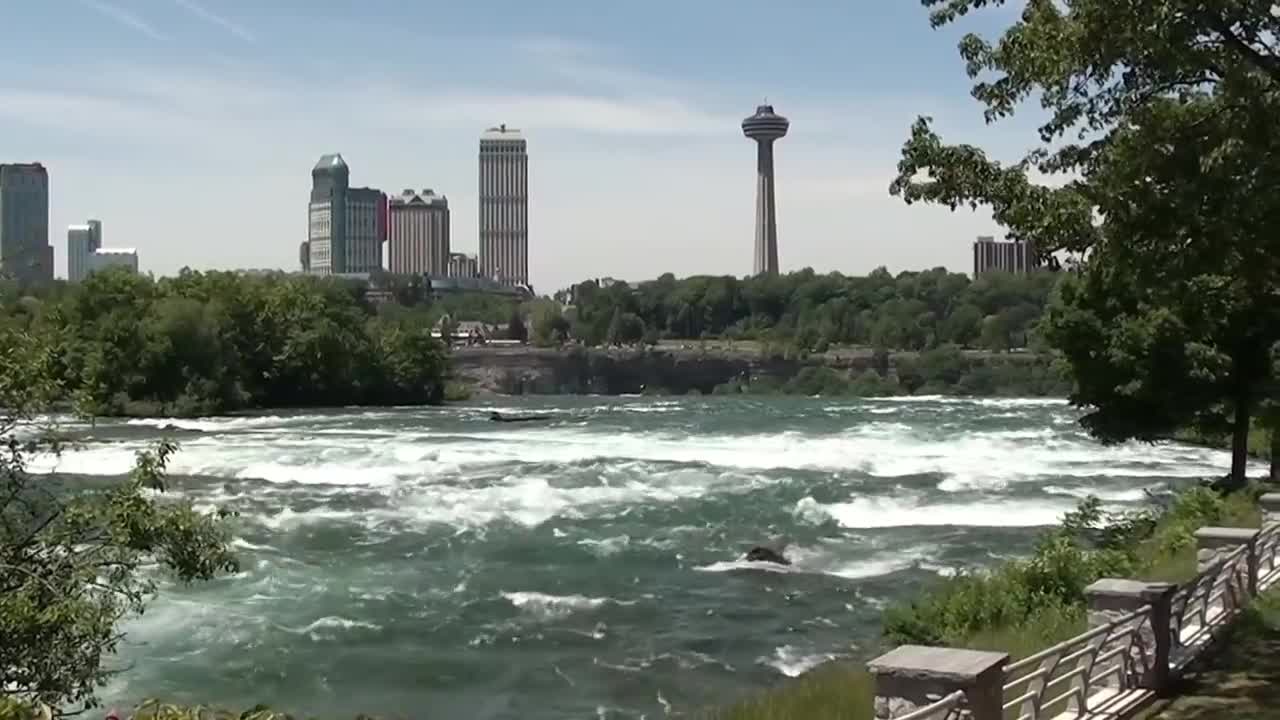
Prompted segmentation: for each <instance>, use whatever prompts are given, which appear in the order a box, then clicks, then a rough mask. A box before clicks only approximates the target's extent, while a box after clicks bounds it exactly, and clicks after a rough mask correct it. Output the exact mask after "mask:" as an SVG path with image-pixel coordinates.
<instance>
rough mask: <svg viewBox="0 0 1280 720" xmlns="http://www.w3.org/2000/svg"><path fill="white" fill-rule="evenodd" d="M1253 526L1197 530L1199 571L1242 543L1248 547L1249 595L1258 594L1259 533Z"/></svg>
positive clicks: (1247, 580) (1247, 584)
mask: <svg viewBox="0 0 1280 720" xmlns="http://www.w3.org/2000/svg"><path fill="white" fill-rule="evenodd" d="M1260 532H1262V531H1261V530H1256V529H1253V528H1226V527H1202V528H1200V529H1199V530H1197V531H1196V560H1197V568H1196V570H1197V572H1204V571H1205V570H1207V569H1209V567H1210V566H1212V565H1213V564H1214V563H1215V562H1217V561H1218V560H1220V559H1221V558H1223V557H1224V556H1226V555H1229V554H1231V552H1232V551H1234V550H1235V549H1236V548H1238V547H1240V546H1241V545H1244V546H1246V547H1247V548H1248V549H1247V550H1246V551H1245V553H1246V562H1247V563H1248V568H1249V572H1248V575H1249V576H1248V577H1247V578H1246V579H1245V583H1246V589H1247V591H1248V594H1249V597H1256V596H1257V594H1258V533H1260Z"/></svg>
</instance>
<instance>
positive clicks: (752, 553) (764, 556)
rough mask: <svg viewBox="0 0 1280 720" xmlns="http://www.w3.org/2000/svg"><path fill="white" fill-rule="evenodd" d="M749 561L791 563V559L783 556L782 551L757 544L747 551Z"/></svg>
mask: <svg viewBox="0 0 1280 720" xmlns="http://www.w3.org/2000/svg"><path fill="white" fill-rule="evenodd" d="M746 560H747V562H769V563H775V564H778V565H790V564H791V561H790V560H788V559H786V558H785V557H783V556H782V553H780V552H778V551H777V550H774V549H772V548H767V547H764V546H763V545H757V546H755V547H753V548H751V550H749V551H748V552H747V557H746Z"/></svg>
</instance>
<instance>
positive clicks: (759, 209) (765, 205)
mask: <svg viewBox="0 0 1280 720" xmlns="http://www.w3.org/2000/svg"><path fill="white" fill-rule="evenodd" d="M790 127H791V123H790V122H789V121H788V120H787V119H786V118H784V117H782V116H781V115H778V114H777V113H775V112H774V111H773V106H772V105H760V106H759V107H757V108H756V114H755V115H752V116H751V117H749V118H747V119H745V120H743V121H742V133H743V134H744V135H746V136H747V137H749V138H751V139H752V140H755V141H756V242H755V262H754V263H753V264H752V267H753V272H754V273H755V274H756V275H760V274H761V273H764V274H768V275H777V274H778V215H777V208H776V207H775V205H774V199H773V141H774V140H777V139H779V138H782V137H785V136H786V134H787V130H788V129H789V128H790Z"/></svg>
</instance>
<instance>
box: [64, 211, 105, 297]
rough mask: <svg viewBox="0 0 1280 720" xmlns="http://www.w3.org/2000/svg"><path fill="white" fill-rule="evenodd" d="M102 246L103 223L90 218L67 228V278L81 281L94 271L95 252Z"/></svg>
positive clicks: (72, 280)
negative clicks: (82, 223)
mask: <svg viewBox="0 0 1280 720" xmlns="http://www.w3.org/2000/svg"><path fill="white" fill-rule="evenodd" d="M100 247H102V223H100V222H98V221H97V220H90V221H89V222H87V223H85V224H84V225H72V226H70V227H68V228H67V280H69V281H71V282H73V283H74V282H80V281H81V280H83V279H84V278H85V276H86V275H88V274H89V273H90V272H93V253H94V251H95V250H97V249H98V248H100Z"/></svg>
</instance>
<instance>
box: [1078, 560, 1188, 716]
mask: <svg viewBox="0 0 1280 720" xmlns="http://www.w3.org/2000/svg"><path fill="white" fill-rule="evenodd" d="M1177 590H1178V586H1177V585H1174V584H1171V583H1148V582H1139V581H1137V580H1115V579H1110V578H1107V579H1103V580H1099V581H1097V582H1095V583H1093V584H1092V585H1090V586H1089V587H1087V588H1085V589H1084V595H1085V600H1086V601H1087V602H1088V604H1089V627H1091V628H1095V627H1100V626H1102V625H1106V624H1108V623H1110V622H1113V621H1115V620H1118V619H1120V618H1122V617H1124V616H1125V615H1128V614H1129V613H1132V612H1134V611H1136V610H1141V609H1143V608H1144V607H1148V606H1150V608H1151V623H1150V624H1149V625H1148V624H1143V625H1140V626H1139V628H1138V638H1137V640H1138V641H1137V642H1135V643H1134V644H1133V648H1134V651H1136V652H1138V653H1139V655H1140V656H1136V657H1135V656H1132V655H1131V657H1130V660H1131V662H1132V663H1133V665H1134V670H1135V675H1136V678H1135V680H1136V682H1137V685H1138V687H1140V688H1145V689H1147V690H1151V691H1153V692H1155V693H1157V694H1159V693H1162V692H1164V691H1165V690H1166V689H1168V687H1169V662H1170V656H1171V651H1172V645H1173V635H1172V631H1171V629H1170V628H1171V622H1172V621H1171V619H1170V615H1171V614H1172V600H1173V594H1174V593H1175V592H1177ZM1100 642H1101V641H1100ZM1103 649H1104V650H1105V648H1103ZM1131 652H1133V651H1131Z"/></svg>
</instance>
